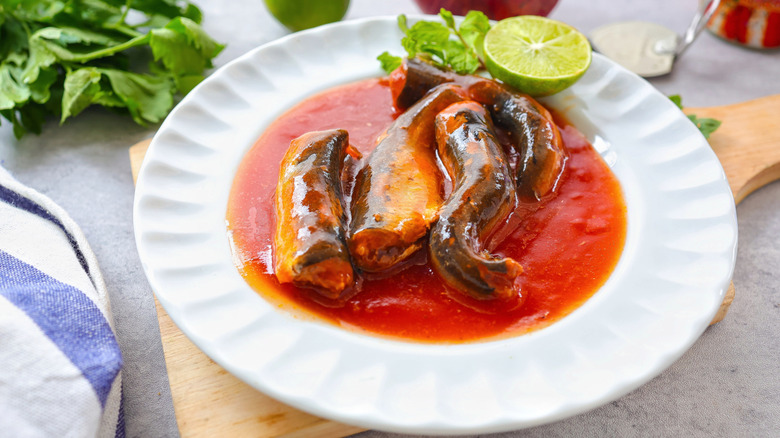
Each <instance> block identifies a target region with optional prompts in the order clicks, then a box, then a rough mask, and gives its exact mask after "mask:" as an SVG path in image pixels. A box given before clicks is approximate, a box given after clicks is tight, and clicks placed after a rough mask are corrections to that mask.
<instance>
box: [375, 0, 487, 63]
mask: <svg viewBox="0 0 780 438" xmlns="http://www.w3.org/2000/svg"><path fill="white" fill-rule="evenodd" d="M439 16H440V17H441V19H442V20H443V21H444V24H442V23H440V22H438V21H418V22H416V23H414V24H413V25H412V26H411V27H409V25H408V22H407V19H406V16H405V15H399V16H398V27H399V28H400V29H401V31H402V32H403V33H404V37H403V38H402V39H401V46H403V48H404V50H405V51H406V55H407V56H408V57H410V58H411V57H414V56H417V57H420V58H423V59H426V60H428V61H430V62H432V63H433V64H435V65H437V66H439V67H449V68H451V69H453V70H455V71H456V72H458V73H474V72H475V71H477V70H478V69H480V68H484V67H485V63H484V61H483V60H482V44H483V41H484V39H485V34H486V33H487V31H488V30H490V21H489V20H488V18H487V17H486V16H485V14H483V13H481V12H476V11H472V12H469V14H468V15H466V17H465V18H464V19H463V22H462V23H461V25H460V28H458V27H457V25H456V24H455V17H454V16H453V15H452V13H451V12H450V11H447V10H446V9H442V10H441V11H440V12H439ZM377 59H378V60H379V62H380V63H381V65H382V69H384V70H385V71H386V72H390V71H392V70H393V69H395V67H397V66H398V65H400V62H401V58H400V57H397V56H394V55H391V54H390V53H388V52H385V53H383V54H381V55H379V57H377ZM391 67H392V68H391Z"/></svg>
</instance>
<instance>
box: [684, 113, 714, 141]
mask: <svg viewBox="0 0 780 438" xmlns="http://www.w3.org/2000/svg"><path fill="white" fill-rule="evenodd" d="M688 119H689V120H690V121H691V122H693V124H694V125H696V127H697V128H699V131H701V133H702V134H703V135H704V138H707V139H709V138H710V135H712V133H713V132H715V131H717V130H718V128H720V124H721V121H720V120H716V119H711V118H709V117H703V118H698V117H696V115H695V114H689V115H688Z"/></svg>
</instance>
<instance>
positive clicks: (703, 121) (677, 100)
mask: <svg viewBox="0 0 780 438" xmlns="http://www.w3.org/2000/svg"><path fill="white" fill-rule="evenodd" d="M669 100H671V101H672V102H674V104H675V105H677V108H680V110H682V109H683V104H682V97H680V95H679V94H673V95H671V96H669ZM688 120H690V121H691V122H692V123H693V124H694V125H696V127H697V128H699V131H701V133H702V135H704V138H706V139H709V138H710V135H712V133H713V132H715V131H717V130H718V128H720V125H721V121H720V120H717V119H711V118H708V117H703V118H699V117H696V114H688Z"/></svg>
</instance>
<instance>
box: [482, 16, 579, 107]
mask: <svg viewBox="0 0 780 438" xmlns="http://www.w3.org/2000/svg"><path fill="white" fill-rule="evenodd" d="M590 60H591V48H590V44H589V43H588V39H587V38H585V35H583V34H581V33H580V32H579V31H577V29H575V28H573V27H571V26H569V25H567V24H564V23H561V22H560V21H556V20H551V19H549V18H544V17H537V16H535V15H523V16H519V17H512V18H507V19H505V20H501V21H499V22H498V24H496V25H495V26H493V28H492V29H490V31H488V33H487V35H486V36H485V63H486V64H487V68H488V71H489V72H490V74H491V75H493V77H494V78H496V79H500V80H501V81H503V82H505V83H507V84H509V85H511V86H513V87H515V88H517V89H518V90H520V91H522V92H524V93H528V94H530V95H532V96H547V95H549V94H553V93H557V92H559V91H561V90H563V89H565V88H567V87H569V86H570V85H571V84H573V83H575V82H576V81H577V79H579V78H580V77H581V76H582V75H583V74H585V71H586V70H588V67H589V66H590Z"/></svg>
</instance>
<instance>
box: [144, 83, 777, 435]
mask: <svg viewBox="0 0 780 438" xmlns="http://www.w3.org/2000/svg"><path fill="white" fill-rule="evenodd" d="M685 112H686V113H688V114H696V115H697V116H699V117H713V118H716V119H719V120H721V121H722V122H723V124H722V125H721V127H720V129H718V131H717V132H715V133H714V134H713V135H712V136H711V138H710V145H711V146H712V149H713V150H714V151H715V153H716V154H717V156H718V158H719V159H720V161H721V163H722V164H723V168H724V170H725V172H726V177H727V178H728V180H729V185H730V186H731V189H732V192H733V193H734V199H735V201H736V202H737V203H739V202H740V201H741V200H742V199H744V198H745V197H746V196H747V195H748V194H750V193H751V192H753V191H754V190H756V189H758V188H759V187H761V186H763V185H765V184H768V183H769V182H772V181H774V180H776V179H780V130H778V129H772V128H774V127H775V125H776V124H777V120H778V118H777V117H778V116H777V115H778V114H780V95H775V96H769V97H765V98H762V99H757V100H752V101H749V102H744V103H739V104H735V105H727V106H720V107H711V108H686V110H685ZM150 142H151V140H144V141H142V142H140V143H137V144H136V145H134V146H132V147H131V148H130V164H131V168H132V172H133V180H135V179H136V178H137V176H138V170H139V169H140V167H141V163H142V161H143V157H144V155H145V153H146V150H147V148H148V147H149V144H150ZM734 292H735V291H734V285H733V284H732V285H731V287H730V288H729V290H728V292H727V294H726V297H725V299H724V301H723V304H722V305H721V308H720V310H719V311H718V314H717V315H716V316H715V318H714V319H713V321H712V324H715V323H717V322H718V321H720V320H721V319H723V318H724V317H725V316H726V313H727V312H728V308H729V305H730V304H731V302H732V300H733V299H734ZM155 302H156V300H155ZM156 303H157V316H158V319H159V322H160V334H161V336H162V344H163V350H164V352H165V361H166V364H167V367H168V377H169V380H170V385H171V395H172V397H173V406H174V409H175V411H176V420H177V422H178V425H179V431H180V433H181V435H182V436H183V437H185V438H188V437H206V436H209V437H210V436H254V437H260V438H265V437H286V438H298V437H322V438H329V437H341V436H346V435H351V434H353V433H357V432H360V431H361V430H363V429H361V428H358V427H355V426H349V425H346V424H340V423H336V422H333V421H329V420H324V419H321V418H318V417H315V416H312V415H309V414H306V413H304V412H301V411H299V410H296V409H294V408H292V407H290V406H287V405H284V404H282V403H280V402H278V401H276V400H274V399H272V398H270V397H268V396H266V395H264V394H262V393H261V392H259V391H257V390H255V389H254V388H252V387H250V386H249V385H247V384H246V383H244V382H242V381H240V380H238V379H237V378H236V377H234V376H233V375H231V374H230V373H228V372H227V371H225V370H224V369H223V368H222V367H220V366H219V365H217V364H216V363H214V362H213V361H212V360H211V359H209V358H208V357H207V356H206V355H205V354H204V353H203V352H201V351H200V350H199V349H198V348H197V347H196V346H195V345H194V344H193V343H192V342H190V340H189V339H187V337H186V336H185V335H184V334H183V333H182V332H181V331H180V330H179V329H178V328H177V327H176V325H175V324H174V323H173V321H172V320H171V319H170V317H169V316H168V314H167V313H166V312H165V310H164V309H163V308H162V307H161V306H160V304H159V302H156Z"/></svg>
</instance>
